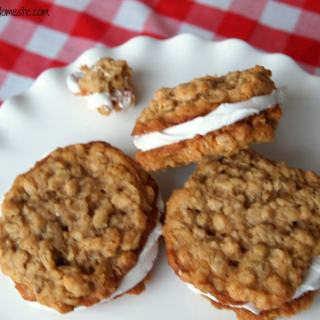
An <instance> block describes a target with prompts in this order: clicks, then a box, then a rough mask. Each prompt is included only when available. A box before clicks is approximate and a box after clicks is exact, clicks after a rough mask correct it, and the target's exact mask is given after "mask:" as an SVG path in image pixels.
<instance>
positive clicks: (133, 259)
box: [0, 142, 158, 312]
mask: <svg viewBox="0 0 320 320" xmlns="http://www.w3.org/2000/svg"><path fill="white" fill-rule="evenodd" d="M157 192H158V191H157V187H156V185H155V183H154V181H153V180H152V179H151V177H150V176H149V175H148V174H146V173H145V172H144V171H143V170H142V169H141V168H140V166H138V165H137V164H136V163H135V162H134V161H133V160H132V159H130V158H129V157H127V156H126V155H125V154H123V153H122V152H121V151H120V150H118V149H116V148H114V147H112V146H111V145H109V144H107V143H103V142H92V143H88V144H76V145H72V146H68V147H65V148H60V149H57V150H56V151H54V152H52V153H51V154H50V155H48V156H47V157H46V158H44V159H43V160H41V161H39V162H37V163H36V165H35V166H34V167H33V168H32V169H31V170H29V171H28V172H26V173H24V174H22V175H20V176H18V177H17V178H16V179H15V181H14V183H13V185H12V187H11V189H10V190H9V192H7V194H6V195H5V198H4V201H3V203H2V208H1V209H2V216H1V218H0V266H1V269H2V271H3V272H4V273H5V274H6V275H8V276H10V277H11V279H12V280H13V281H14V283H15V284H16V288H17V289H18V290H19V291H20V293H21V295H22V296H23V297H24V298H25V299H27V300H37V301H38V302H40V303H42V304H44V305H47V306H49V307H52V308H55V309H57V310H58V311H60V312H67V311H70V310H72V309H73V308H75V307H77V306H80V305H86V306H88V305H91V304H94V303H97V302H99V301H100V300H102V299H104V298H106V297H108V296H110V295H111V294H112V293H113V292H115V291H116V289H117V287H118V286H119V283H120V282H121V279H122V278H123V277H124V276H125V275H126V274H127V273H128V271H129V270H130V269H131V268H133V267H134V266H135V265H136V263H137V260H138V257H139V253H140V251H141V250H142V248H143V246H144V244H145V242H146V239H147V237H148V235H149V233H150V232H151V230H152V229H153V228H154V226H155V224H156V222H157V208H156V198H157Z"/></svg>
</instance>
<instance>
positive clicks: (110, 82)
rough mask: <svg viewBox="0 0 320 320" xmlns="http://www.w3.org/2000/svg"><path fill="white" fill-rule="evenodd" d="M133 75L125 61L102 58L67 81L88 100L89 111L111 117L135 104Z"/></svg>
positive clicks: (85, 66) (76, 93)
mask: <svg viewBox="0 0 320 320" xmlns="http://www.w3.org/2000/svg"><path fill="white" fill-rule="evenodd" d="M131 75H132V70H131V68H130V67H129V65H128V64H127V62H126V61H124V60H114V59H112V58H101V59H99V60H98V61H97V62H96V63H95V64H94V65H93V66H90V67H89V66H87V65H82V66H81V67H80V71H78V72H75V73H73V74H71V75H70V76H69V77H68V78H67V85H68V87H69V89H70V90H71V91H72V92H73V93H74V94H75V95H80V96H84V97H85V98H86V100H87V102H88V107H89V108H92V109H97V110H98V111H99V112H100V113H101V114H103V115H109V114H110V113H111V112H112V111H113V110H115V111H121V110H123V109H127V108H129V107H130V106H133V105H134V104H135V95H134V93H133V86H132V79H131Z"/></svg>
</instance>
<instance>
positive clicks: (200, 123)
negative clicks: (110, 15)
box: [132, 66, 282, 171]
mask: <svg viewBox="0 0 320 320" xmlns="http://www.w3.org/2000/svg"><path fill="white" fill-rule="evenodd" d="M270 77H271V71H269V70H267V69H265V68H263V67H261V66H256V67H254V68H252V69H248V70H244V71H236V72H231V73H228V74H227V75H225V76H222V77H213V76H206V77H202V78H198V79H194V80H192V81H190V82H188V83H184V84H180V85H178V86H176V87H174V88H162V89H160V90H158V91H157V92H156V93H155V95H154V98H153V100H151V102H150V103H149V105H148V106H147V107H146V109H145V110H143V112H142V113H141V115H140V116H139V118H138V119H137V121H136V124H135V127H134V129H133V132H132V135H133V141H134V144H135V146H136V147H137V148H138V149H139V152H137V153H136V159H137V161H138V162H139V163H140V164H141V165H142V166H143V167H144V168H145V169H146V170H148V171H154V170H159V169H163V168H166V167H176V166H180V165H186V164H189V163H191V162H194V161H199V160H200V159H202V158H203V157H204V156H208V155H210V156H221V155H231V154H233V153H235V152H237V151H239V150H240V149H244V148H247V147H248V145H249V144H251V143H260V142H269V141H271V140H272V139H273V137H274V131H275V129H276V127H277V124H278V121H279V119H280V117H281V109H280V106H279V103H280V102H281V100H282V91H281V90H280V89H277V88H276V87H275V84H274V82H273V81H272V80H271V78H270Z"/></svg>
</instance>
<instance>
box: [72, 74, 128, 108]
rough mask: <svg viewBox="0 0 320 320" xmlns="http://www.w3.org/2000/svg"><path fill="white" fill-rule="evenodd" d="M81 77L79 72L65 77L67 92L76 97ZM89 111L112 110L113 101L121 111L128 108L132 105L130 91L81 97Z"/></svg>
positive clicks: (116, 91) (115, 91)
mask: <svg viewBox="0 0 320 320" xmlns="http://www.w3.org/2000/svg"><path fill="white" fill-rule="evenodd" d="M82 77H83V73H82V72H80V71H77V72H74V73H72V74H70V75H69V76H68V77H67V86H68V88H69V90H70V91H71V92H72V93H73V94H75V95H77V94H79V93H80V87H79V83H78V82H79V80H80V79H81V78H82ZM83 97H84V98H85V99H86V101H87V103H88V108H89V109H97V108H100V107H103V108H106V109H108V110H109V111H112V110H113V103H112V102H113V101H116V102H118V104H119V107H120V108H121V109H127V108H129V107H130V106H131V105H132V103H133V95H132V93H131V92H130V91H123V92H122V91H120V90H114V93H113V95H111V94H108V93H107V92H96V93H93V94H89V95H87V96H83Z"/></svg>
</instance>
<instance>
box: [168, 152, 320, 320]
mask: <svg viewBox="0 0 320 320" xmlns="http://www.w3.org/2000/svg"><path fill="white" fill-rule="evenodd" d="M164 238H165V241H166V248H167V256H168V259H169V263H170V265H171V266H172V268H173V269H174V270H175V272H176V273H177V275H178V276H179V277H180V278H181V279H182V280H183V281H185V282H187V283H190V284H192V285H193V286H194V287H195V288H196V289H198V290H200V291H201V292H202V293H206V294H210V295H212V296H213V297H215V298H216V299H217V301H218V303H219V304H220V305H221V306H222V307H224V306H230V305H241V304H244V303H251V304H253V305H254V306H255V307H256V308H257V309H258V310H260V311H261V315H263V314H267V315H268V317H269V318H267V317H266V316H265V317H266V318H265V319H268V320H269V319H272V318H274V317H275V316H276V315H277V314H280V315H282V314H285V312H287V313H289V311H288V310H293V311H298V310H299V309H301V308H303V306H304V305H306V304H307V302H308V303H309V301H310V299H311V298H310V297H309V298H307V297H306V298H303V297H304V296H306V295H304V296H303V297H302V298H301V299H300V300H299V299H298V300H297V301H296V302H293V301H292V298H293V295H294V294H295V292H296V290H297V289H298V288H299V287H300V286H301V284H302V283H303V281H304V278H305V276H306V274H307V272H308V271H309V269H310V266H311V264H312V262H313V258H315V257H318V256H320V177H319V176H317V175H316V174H315V173H313V172H311V171H303V170H300V169H293V168H290V167H288V166H287V165H286V164H284V163H282V162H278V163H277V162H272V161H270V160H266V159H264V158H263V157H261V156H259V155H258V154H256V153H255V152H253V151H244V150H243V151H240V152H239V153H238V154H236V155H234V156H232V157H230V158H224V159H220V160H213V159H206V160H204V161H202V162H200V164H199V165H198V168H197V170H196V171H195V172H194V173H193V175H192V176H191V177H190V178H189V179H188V181H187V182H186V184H185V186H184V188H182V189H179V190H176V191H175V192H174V193H173V195H172V196H171V198H170V199H169V201H168V203H167V210H166V219H165V227H164ZM299 301H302V302H301V303H299ZM290 308H291V309H290ZM275 309H276V310H275ZM271 310H272V311H271ZM285 310H287V311H285ZM235 311H236V312H237V313H238V314H247V313H248V311H244V310H241V309H235ZM293 311H292V312H293ZM249 314H250V312H249ZM239 318H240V319H255V318H254V317H253V315H252V317H251V318H249V317H241V316H240V317H239ZM257 319H264V318H257Z"/></svg>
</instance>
